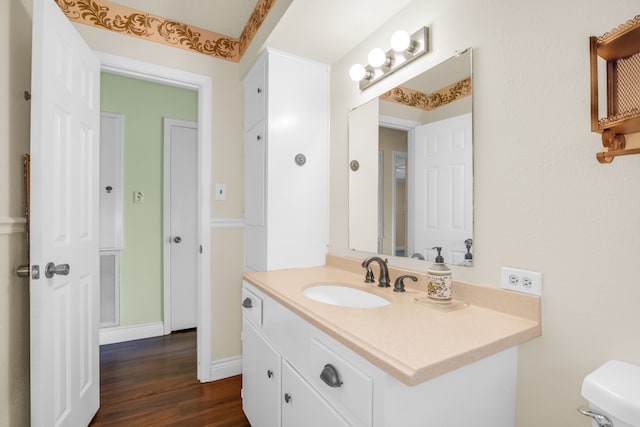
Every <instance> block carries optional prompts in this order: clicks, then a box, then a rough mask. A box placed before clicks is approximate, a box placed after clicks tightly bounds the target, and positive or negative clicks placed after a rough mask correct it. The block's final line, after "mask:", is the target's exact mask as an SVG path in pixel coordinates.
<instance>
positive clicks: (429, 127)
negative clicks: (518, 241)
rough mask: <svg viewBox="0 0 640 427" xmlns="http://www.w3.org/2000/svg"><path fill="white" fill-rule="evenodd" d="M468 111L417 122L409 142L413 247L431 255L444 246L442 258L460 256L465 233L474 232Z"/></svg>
mask: <svg viewBox="0 0 640 427" xmlns="http://www.w3.org/2000/svg"><path fill="white" fill-rule="evenodd" d="M471 129H472V125H471V114H470V113H469V114H463V115H461V116H457V117H452V118H450V119H445V120H440V121H438V122H434V123H429V124H426V125H423V126H418V127H416V128H415V140H414V143H413V144H410V150H413V151H414V152H413V153H411V154H410V156H413V159H414V162H415V166H414V167H413V168H412V169H411V170H410V177H411V179H412V180H413V183H412V184H413V185H412V186H413V191H414V200H415V203H414V204H413V209H414V212H413V214H414V218H415V230H414V237H415V249H414V251H415V252H419V253H421V254H423V255H424V256H425V257H426V258H427V260H429V261H434V260H435V256H436V255H437V252H436V251H435V250H433V249H432V248H433V247H435V246H441V247H442V254H443V256H444V260H445V263H451V264H460V263H462V262H463V261H464V254H465V252H466V247H465V245H464V241H465V239H468V238H470V237H471V236H472V226H473V224H472V222H473V221H472V214H473V185H472V180H473V170H472V168H473V162H472V153H473V147H472V135H471Z"/></svg>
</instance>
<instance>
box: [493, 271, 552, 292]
mask: <svg viewBox="0 0 640 427" xmlns="http://www.w3.org/2000/svg"><path fill="white" fill-rule="evenodd" d="M501 278H502V279H501V285H502V289H507V290H509V291H517V292H524V293H526V294H531V295H538V296H541V295H542V273H540V272H537V271H528V270H521V269H519V268H512V267H502V274H501Z"/></svg>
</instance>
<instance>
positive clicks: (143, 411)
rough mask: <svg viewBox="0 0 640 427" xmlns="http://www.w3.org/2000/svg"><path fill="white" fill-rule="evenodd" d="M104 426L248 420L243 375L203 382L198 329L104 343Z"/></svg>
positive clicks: (98, 419)
mask: <svg viewBox="0 0 640 427" xmlns="http://www.w3.org/2000/svg"><path fill="white" fill-rule="evenodd" d="M100 358H101V360H100V381H101V384H100V410H99V411H98V413H97V414H96V416H95V418H94V419H93V421H92V422H91V424H90V425H91V426H92V427H102V426H154V427H155V426H158V427H160V426H181V427H182V426H184V427H191V426H193V427H201V426H211V427H243V426H249V422H248V421H247V419H246V417H245V416H244V413H243V412H242V401H241V399H240V388H241V383H242V379H241V376H239V375H238V376H235V377H231V378H226V379H223V380H219V381H214V382H211V383H205V384H202V383H200V382H199V381H198V380H197V379H196V360H197V359H196V333H195V331H187V332H178V333H173V334H171V335H166V336H163V337H155V338H148V339H144V340H137V341H129V342H124V343H118V344H110V345H105V346H102V347H101V348H100Z"/></svg>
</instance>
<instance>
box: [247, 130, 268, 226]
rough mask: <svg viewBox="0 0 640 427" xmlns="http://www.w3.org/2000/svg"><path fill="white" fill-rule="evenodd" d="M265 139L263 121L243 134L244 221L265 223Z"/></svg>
mask: <svg viewBox="0 0 640 427" xmlns="http://www.w3.org/2000/svg"><path fill="white" fill-rule="evenodd" d="M266 167H267V139H266V134H265V122H264V121H263V122H261V123H260V124H258V125H257V126H255V127H253V128H252V129H251V130H250V131H248V132H247V133H245V135H244V222H245V224H246V225H256V226H263V225H264V224H265V221H264V220H265V197H266V192H267V189H266V173H267V170H266Z"/></svg>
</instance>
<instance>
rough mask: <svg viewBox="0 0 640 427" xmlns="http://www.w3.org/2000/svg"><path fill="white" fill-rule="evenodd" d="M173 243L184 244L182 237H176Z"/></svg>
mask: <svg viewBox="0 0 640 427" xmlns="http://www.w3.org/2000/svg"><path fill="white" fill-rule="evenodd" d="M173 241H174V242H176V243H180V242H182V237H180V236H176V237H174V238H173Z"/></svg>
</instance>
